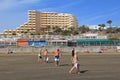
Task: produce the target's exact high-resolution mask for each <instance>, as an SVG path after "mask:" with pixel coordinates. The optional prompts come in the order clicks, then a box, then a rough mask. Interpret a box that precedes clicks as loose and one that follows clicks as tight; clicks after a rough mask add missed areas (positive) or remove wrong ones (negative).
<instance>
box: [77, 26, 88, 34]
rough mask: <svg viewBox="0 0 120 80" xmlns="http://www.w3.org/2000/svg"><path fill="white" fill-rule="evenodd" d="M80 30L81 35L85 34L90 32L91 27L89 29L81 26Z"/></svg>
mask: <svg viewBox="0 0 120 80" xmlns="http://www.w3.org/2000/svg"><path fill="white" fill-rule="evenodd" d="M78 29H79V31H80V32H81V33H85V32H88V31H89V27H87V26H85V25H82V26H80V27H79V28H78Z"/></svg>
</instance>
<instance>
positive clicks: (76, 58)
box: [69, 53, 80, 74]
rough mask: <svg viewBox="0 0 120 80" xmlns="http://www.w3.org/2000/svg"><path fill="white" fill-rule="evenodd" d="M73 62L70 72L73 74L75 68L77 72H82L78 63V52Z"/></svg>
mask: <svg viewBox="0 0 120 80" xmlns="http://www.w3.org/2000/svg"><path fill="white" fill-rule="evenodd" d="M73 63H74V65H73V66H72V68H71V69H70V70H69V73H70V74H71V73H72V72H73V70H74V69H76V70H77V73H78V74H80V64H79V63H78V54H77V53H76V54H74V57H73Z"/></svg>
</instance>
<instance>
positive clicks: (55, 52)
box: [54, 49, 60, 66]
mask: <svg viewBox="0 0 120 80" xmlns="http://www.w3.org/2000/svg"><path fill="white" fill-rule="evenodd" d="M54 61H55V65H56V66H59V61H60V50H59V49H56V50H55V51H54Z"/></svg>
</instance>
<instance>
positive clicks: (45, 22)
mask: <svg viewBox="0 0 120 80" xmlns="http://www.w3.org/2000/svg"><path fill="white" fill-rule="evenodd" d="M47 26H49V27H50V28H54V27H56V26H57V27H59V28H61V29H63V30H65V29H69V28H71V27H76V28H77V27H78V21H77V19H76V17H75V16H73V15H72V14H64V13H56V12H39V11H35V10H29V11H28V21H27V22H25V23H24V24H23V25H20V26H19V27H18V28H16V30H5V31H4V34H21V33H30V34H34V33H38V34H40V32H41V31H46V27H47Z"/></svg>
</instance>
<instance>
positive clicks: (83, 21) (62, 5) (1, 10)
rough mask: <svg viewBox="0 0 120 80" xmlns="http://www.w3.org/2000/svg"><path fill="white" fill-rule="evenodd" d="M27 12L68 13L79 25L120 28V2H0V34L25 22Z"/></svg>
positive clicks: (76, 0)
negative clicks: (109, 25)
mask: <svg viewBox="0 0 120 80" xmlns="http://www.w3.org/2000/svg"><path fill="white" fill-rule="evenodd" d="M28 10H38V11H46V12H47V11H48V12H58V13H70V14H73V15H75V16H76V17H77V19H78V22H79V25H98V24H102V23H104V24H106V25H107V23H106V21H107V20H112V25H114V26H120V0H0V32H3V30H5V29H16V28H17V27H19V25H21V24H23V23H24V22H27V20H28Z"/></svg>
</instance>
